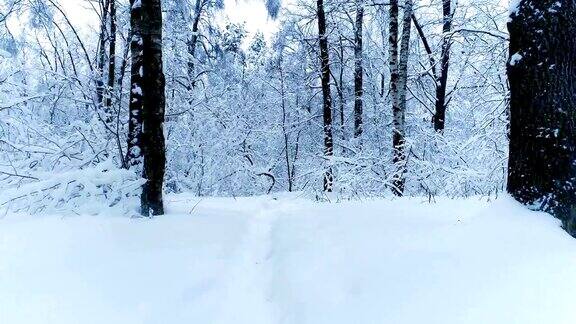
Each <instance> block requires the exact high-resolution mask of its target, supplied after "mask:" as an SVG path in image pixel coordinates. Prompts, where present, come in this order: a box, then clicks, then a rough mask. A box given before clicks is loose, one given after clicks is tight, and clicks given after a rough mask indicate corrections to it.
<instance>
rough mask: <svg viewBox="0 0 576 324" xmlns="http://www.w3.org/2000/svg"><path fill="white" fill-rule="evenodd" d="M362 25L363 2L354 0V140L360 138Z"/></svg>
mask: <svg viewBox="0 0 576 324" xmlns="http://www.w3.org/2000/svg"><path fill="white" fill-rule="evenodd" d="M363 24H364V0H356V22H355V28H354V138H360V137H361V136H362V131H363V129H362V110H363V107H362V96H363V94H364V84H363V81H364V67H363V65H362V55H363V45H362V29H363V28H362V27H363Z"/></svg>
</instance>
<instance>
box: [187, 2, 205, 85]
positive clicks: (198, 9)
mask: <svg viewBox="0 0 576 324" xmlns="http://www.w3.org/2000/svg"><path fill="white" fill-rule="evenodd" d="M202 1H203V0H196V5H195V6H194V20H193V21H192V35H191V36H190V39H189V40H188V77H189V78H190V86H191V88H193V87H194V86H195V85H196V75H195V73H196V72H195V60H196V44H197V43H198V30H199V25H200V17H201V16H202V4H203V3H202Z"/></svg>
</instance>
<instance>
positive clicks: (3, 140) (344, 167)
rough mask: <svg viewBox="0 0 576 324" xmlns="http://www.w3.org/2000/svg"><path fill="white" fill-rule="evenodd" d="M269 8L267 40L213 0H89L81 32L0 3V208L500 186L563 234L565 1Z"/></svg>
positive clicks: (43, 12)
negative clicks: (551, 217)
mask: <svg viewBox="0 0 576 324" xmlns="http://www.w3.org/2000/svg"><path fill="white" fill-rule="evenodd" d="M263 2H264V5H265V6H266V8H267V9H268V13H269V19H274V20H276V21H277V25H278V29H277V30H274V31H268V30H264V31H262V32H249V31H248V30H247V28H246V26H245V25H244V24H242V23H236V22H232V21H230V20H227V19H226V17H225V16H226V7H225V6H226V2H225V1H224V0H162V1H160V0H131V1H126V0H86V1H85V3H84V6H85V7H87V8H90V9H91V10H90V12H91V15H92V17H91V18H93V21H97V22H98V23H97V24H94V26H91V27H90V28H86V26H79V25H78V24H75V23H74V22H73V20H72V19H71V17H70V12H69V11H67V10H66V4H65V3H63V2H58V1H57V0H2V1H0V23H1V25H2V26H1V27H0V126H1V127H0V146H1V149H2V156H1V158H0V163H1V164H0V183H2V186H3V187H5V188H7V192H8V194H5V195H4V197H0V198H2V199H1V201H0V204H2V206H3V207H4V208H8V209H14V210H26V211H30V210H31V209H32V210H44V209H47V208H55V209H58V208H62V206H67V205H70V204H72V205H74V204H76V205H79V204H81V201H83V200H82V199H78V197H80V198H83V199H96V198H97V199H100V200H104V204H107V205H116V204H120V203H121V202H122V201H123V200H126V198H127V197H130V196H133V195H135V193H137V195H139V196H141V201H140V205H141V213H142V214H143V215H150V214H162V213H163V202H162V194H163V192H164V193H165V192H194V193H195V194H197V195H198V196H204V195H226V196H236V195H255V194H266V193H271V192H283V191H300V192H309V193H313V194H315V195H316V196H317V197H319V198H322V199H341V198H364V197H373V196H387V195H396V196H402V195H411V196H425V197H427V198H428V199H430V200H433V199H434V198H435V197H436V196H450V197H468V196H473V195H480V196H488V197H495V196H497V195H499V194H500V193H501V192H503V191H505V190H506V186H507V185H508V190H509V191H510V192H511V193H512V194H513V195H514V196H515V197H516V198H518V199H519V200H520V201H522V202H524V203H527V204H531V205H533V206H536V208H539V209H543V210H547V211H550V212H552V213H554V214H556V215H557V216H558V217H559V218H561V219H562V220H564V225H565V227H566V228H568V229H570V228H572V227H573V225H572V219H573V218H574V213H575V212H574V210H575V209H574V207H573V206H574V204H573V201H574V189H573V182H574V172H575V166H574V162H573V161H574V160H575V157H574V147H575V145H574V144H575V143H574V142H573V141H574V139H573V136H572V132H573V128H574V127H573V123H574V103H575V101H574V93H576V92H575V91H574V90H575V89H573V87H574V82H572V78H573V77H574V75H576V73H575V71H574V67H573V64H572V63H571V62H573V59H574V53H573V52H574V49H575V46H574V40H573V38H572V37H570V35H571V34H570V33H571V32H572V31H571V30H572V29H571V28H574V26H573V24H574V22H572V21H571V19H569V18H568V17H570V15H571V14H572V13H573V12H574V3H573V2H571V1H536V0H521V1H513V4H511V6H510V8H508V6H507V4H506V3H502V2H501V1H498V0H467V1H454V0H390V1H379V0H329V1H327V0H293V1H285V2H284V3H281V2H280V1H279V0H263ZM246 19H247V20H248V19H251V18H250V17H246ZM507 25H508V26H507ZM508 30H509V31H510V32H508ZM571 60H572V61H571ZM507 66H508V69H507ZM509 155H510V159H509ZM87 174H88V175H89V176H85V175H87ZM142 178H143V179H144V180H143V179H142ZM140 191H141V192H142V194H141V195H140ZM46 201H49V202H50V203H46ZM570 231H571V232H572V233H573V232H574V230H570Z"/></svg>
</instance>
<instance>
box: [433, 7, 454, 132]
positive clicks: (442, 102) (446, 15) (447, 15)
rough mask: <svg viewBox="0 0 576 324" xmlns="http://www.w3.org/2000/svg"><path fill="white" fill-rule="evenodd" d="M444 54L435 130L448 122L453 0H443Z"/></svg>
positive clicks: (438, 86) (442, 127)
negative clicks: (447, 89) (447, 88)
mask: <svg viewBox="0 0 576 324" xmlns="http://www.w3.org/2000/svg"><path fill="white" fill-rule="evenodd" d="M442 13H443V23H442V56H441V58H440V62H441V65H440V75H439V76H438V80H436V111H435V114H434V130H435V131H437V132H440V133H441V132H443V131H444V127H445V124H446V106H447V102H446V86H447V83H448V69H449V67H450V45H451V38H452V37H451V36H450V32H451V31H452V8H451V0H443V1H442Z"/></svg>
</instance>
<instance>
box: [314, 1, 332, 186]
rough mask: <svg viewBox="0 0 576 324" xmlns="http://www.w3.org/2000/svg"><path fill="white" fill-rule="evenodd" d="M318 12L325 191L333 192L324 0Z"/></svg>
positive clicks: (320, 2)
mask: <svg viewBox="0 0 576 324" xmlns="http://www.w3.org/2000/svg"><path fill="white" fill-rule="evenodd" d="M316 6H317V10H318V12H317V13H318V38H319V44H320V68H321V71H320V76H321V79H322V98H323V116H324V157H325V158H326V160H327V161H326V163H327V167H326V168H325V172H324V191H325V192H332V190H333V185H334V175H333V173H332V156H333V155H334V143H333V138H332V97H331V94H330V55H329V52H328V35H326V14H325V13H324V0H316Z"/></svg>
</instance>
